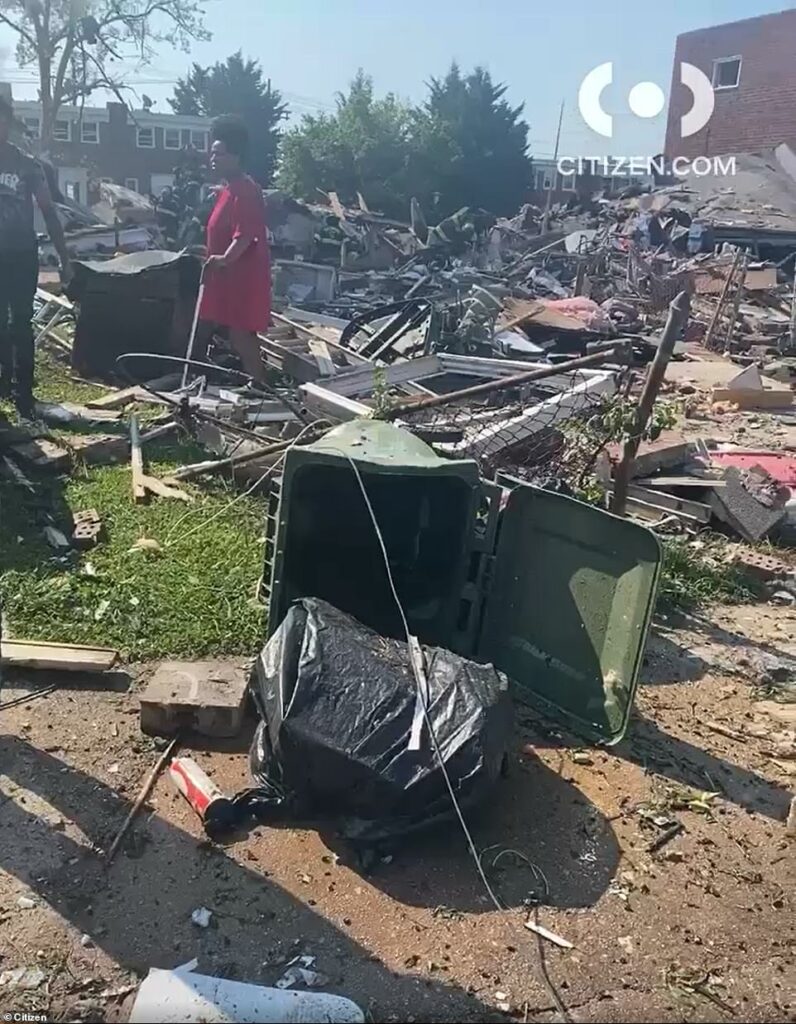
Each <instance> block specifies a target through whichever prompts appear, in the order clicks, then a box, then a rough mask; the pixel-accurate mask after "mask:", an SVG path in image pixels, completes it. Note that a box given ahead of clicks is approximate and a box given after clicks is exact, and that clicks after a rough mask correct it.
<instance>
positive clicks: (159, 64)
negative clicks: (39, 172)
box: [0, 0, 784, 157]
mask: <svg viewBox="0 0 796 1024" xmlns="http://www.w3.org/2000/svg"><path fill="white" fill-rule="evenodd" d="M203 6H204V7H205V9H206V19H205V20H206V26H207V28H208V29H209V30H210V31H211V32H212V34H213V38H212V41H210V42H208V43H194V44H193V46H192V47H191V51H190V54H186V53H182V52H181V51H179V50H174V49H173V48H163V49H162V50H161V51H160V52H158V54H157V55H156V57H155V59H154V60H153V62H152V64H151V65H150V66H149V67H147V68H145V69H143V70H132V69H131V74H130V80H131V82H132V83H135V85H136V92H137V94H138V96H139V98H140V94H142V93H146V94H147V95H148V96H149V97H151V98H152V99H153V100H156V101H157V103H156V106H155V108H154V109H155V111H158V110H164V111H166V112H168V111H169V110H170V108H169V107H168V104H167V103H166V99H167V98H168V96H170V95H171V93H172V90H173V83H174V81H175V80H176V79H177V78H178V77H179V76H180V75H183V74H184V73H185V72H186V70H187V68H188V67H189V65H190V62H191V61H198V62H199V63H201V64H210V63H213V62H214V61H216V60H223V59H225V58H226V57H227V56H229V54H231V53H234V52H235V51H236V50H238V49H241V50H242V51H243V53H244V55H245V56H247V57H253V58H256V59H257V60H259V61H260V63H261V64H262V67H263V70H264V72H265V74H266V75H267V76H269V77H270V78H271V81H272V83H273V85H274V87H275V88H278V89H279V90H280V91H281V92H282V94H283V96H284V98H285V99H286V100H287V102H288V104H289V105H290V107H291V111H292V119H293V120H297V119H299V118H300V116H301V115H302V114H304V113H310V114H313V113H320V112H321V111H323V110H330V109H333V107H334V97H335V94H336V93H337V92H338V91H341V90H345V88H346V86H347V84H348V83H349V81H350V80H351V78H352V77H353V75H354V74H355V73H356V71H357V69H358V68H360V67H361V68H364V70H365V71H366V72H368V73H369V74H370V75H372V77H373V79H374V86H375V89H376V92H377V94H383V93H386V92H393V93H395V94H397V95H398V96H400V97H401V98H404V99H407V100H411V101H414V102H419V101H421V100H422V99H423V98H424V95H425V93H426V87H425V83H426V82H427V81H428V79H429V78H430V77H431V76H440V75H442V74H444V73H445V71H446V69H447V68H448V66H449V65H450V63H451V61H452V60H456V61H457V62H458V63H459V64H460V66H461V67H462V68H463V69H470V68H472V67H473V66H475V65H477V64H480V65H482V66H484V67H486V68H487V69H488V70H489V71H490V72H491V74H492V77H493V79H494V80H496V81H499V82H502V83H505V84H506V85H507V86H508V92H507V98H508V99H509V100H510V102H511V103H512V104H514V105H519V104H521V103H522V104H524V117H525V120H526V121H527V122H528V124H529V126H530V131H529V141H530V151H531V154H532V155H535V156H537V157H545V156H551V155H552V154H553V151H554V148H555V137H556V127H557V123H558V116H559V108H560V105H561V103H562V101H563V103H564V115H563V122H562V131H561V144H560V148H559V154H566V155H602V154H606V153H610V154H612V155H623V156H624V155H627V156H631V155H639V156H648V155H654V154H655V153H658V152H660V151H661V149H662V148H663V139H664V134H665V119H666V109H665V107H664V110H663V112H662V113H661V114H659V115H658V116H657V117H654V118H649V119H642V118H639V117H637V116H635V115H633V114H632V113H631V112H630V110H629V108H628V105H627V95H628V92H629V90H630V89H631V88H632V87H633V86H634V85H635V84H636V83H638V82H644V81H652V82H656V83H657V84H658V85H659V86H660V87H661V88H662V89H663V91H664V93H665V94H666V95H667V97H668V92H669V84H670V80H671V71H672V60H673V56H674V46H675V40H676V38H677V36H678V35H679V34H680V33H682V32H688V31H691V30H692V29H696V28H705V27H707V26H709V25H716V24H722V23H724V22H728V21H737V20H740V19H743V18H750V17H754V16H756V15H759V14H768V13H771V12H774V11H779V10H783V9H784V5H783V3H782V0H779V2H773V3H771V2H766V0H696V2H695V0H669V2H668V3H661V2H660V0H655V2H652V0H635V2H626V0H613V2H612V3H608V4H596V3H594V2H593V0H560V2H558V3H556V2H549V0H548V2H538V0H537V2H534V0H498V2H497V3H495V4H488V3H486V2H485V0H399V2H386V0H334V2H332V3H330V2H329V0H206V2H204V3H203ZM606 61H613V62H614V81H613V83H612V85H610V86H609V87H608V88H607V89H606V90H605V93H604V94H603V99H604V107H605V109H606V111H607V112H608V113H611V114H613V115H614V137H613V138H612V139H611V140H606V139H603V138H602V137H600V136H598V135H596V134H595V133H594V132H592V131H591V129H589V128H588V127H587V126H586V125H585V123H584V122H583V120H582V118H581V116H580V113H579V111H578V106H577V94H578V87H579V85H580V82H581V80H582V79H583V77H584V75H585V74H586V73H587V72H588V71H590V70H591V69H592V68H593V67H595V66H596V65H598V64H602V63H604V62H606ZM9 80H11V81H12V82H13V88H14V95H15V96H16V97H18V98H21V99H26V98H30V99H32V98H35V96H36V78H35V75H34V74H33V73H32V72H25V71H20V70H19V69H18V68H17V67H16V63H15V60H14V38H13V34H12V33H11V31H10V30H9V29H7V28H2V27H0V81H9ZM133 95H134V96H135V94H133ZM92 102H93V103H99V104H102V103H104V102H105V97H100V96H95V97H94V98H92ZM132 105H133V106H139V105H140V99H139V103H136V102H134V101H133V103H132Z"/></svg>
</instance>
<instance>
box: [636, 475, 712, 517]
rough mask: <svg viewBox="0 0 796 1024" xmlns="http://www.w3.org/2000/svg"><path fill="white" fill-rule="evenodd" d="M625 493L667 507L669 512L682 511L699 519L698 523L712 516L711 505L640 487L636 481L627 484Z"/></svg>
mask: <svg viewBox="0 0 796 1024" xmlns="http://www.w3.org/2000/svg"><path fill="white" fill-rule="evenodd" d="M627 493H628V494H629V495H630V496H631V497H633V498H638V499H640V500H641V501H645V502H647V503H649V504H651V505H654V506H659V507H661V508H666V509H669V511H670V512H684V513H685V514H686V515H687V516H691V517H692V518H694V519H697V520H699V522H700V523H709V522H710V520H711V518H712V516H713V509H712V508H711V506H710V505H706V504H705V503H704V502H702V501H693V500H692V499H689V498H680V497H678V496H677V495H676V494H669V493H667V492H666V491H658V490H652V489H651V488H648V487H640V486H639V485H638V484H637V483H631V484H628V487H627Z"/></svg>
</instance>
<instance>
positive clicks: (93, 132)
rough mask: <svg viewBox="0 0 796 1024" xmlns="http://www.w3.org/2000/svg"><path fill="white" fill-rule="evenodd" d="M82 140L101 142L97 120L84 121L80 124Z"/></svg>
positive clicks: (93, 142)
mask: <svg viewBox="0 0 796 1024" xmlns="http://www.w3.org/2000/svg"><path fill="white" fill-rule="evenodd" d="M80 141H81V142H89V143H91V144H93V145H95V146H96V145H98V144H99V125H98V124H97V122H96V121H83V122H82V123H81V125H80Z"/></svg>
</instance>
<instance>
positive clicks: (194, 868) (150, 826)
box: [0, 736, 503, 1021]
mask: <svg viewBox="0 0 796 1024" xmlns="http://www.w3.org/2000/svg"><path fill="white" fill-rule="evenodd" d="M0 774H2V775H5V776H7V777H8V778H9V779H10V780H12V783H13V784H15V785H16V786H19V787H23V788H24V789H27V790H29V791H32V792H33V793H35V794H36V795H37V797H38V798H40V799H41V800H43V801H45V802H46V803H47V804H49V805H50V806H51V807H52V808H54V809H55V811H56V812H57V813H59V814H61V815H63V817H64V818H66V819H67V820H68V822H69V825H68V828H67V829H66V830H65V831H63V830H62V831H55V830H54V829H53V827H52V825H51V824H48V823H47V821H46V820H45V818H44V817H43V816H42V815H41V814H39V813H34V812H32V811H29V810H26V808H25V806H24V804H21V802H20V801H19V800H13V799H9V798H6V799H5V802H2V803H0V867H1V868H2V869H3V870H4V871H6V872H9V873H11V874H12V875H15V876H16V877H17V878H19V879H20V880H22V881H23V882H24V883H25V884H26V885H28V886H30V888H31V889H32V890H34V892H35V893H36V894H37V895H38V896H39V897H40V898H41V899H42V900H44V901H46V902H47V903H48V904H49V905H50V906H51V907H52V908H53V909H54V910H55V911H56V912H57V913H58V914H60V915H61V916H62V917H63V918H64V919H65V920H66V921H68V922H69V923H70V924H71V925H72V926H73V927H74V928H76V929H77V930H78V931H79V932H83V933H87V934H90V935H91V936H92V939H93V940H94V943H95V945H96V946H99V947H101V948H102V949H104V950H105V951H106V952H107V953H108V954H109V955H110V956H111V957H112V958H113V959H114V960H116V961H117V962H118V963H119V964H121V965H122V966H123V967H125V968H127V969H129V970H132V971H135V972H137V973H139V974H141V975H143V974H145V973H146V972H147V971H148V969H149V968H150V967H162V968H170V967H174V966H176V965H177V964H180V963H182V962H184V961H185V960H186V959H189V958H190V957H192V956H197V957H198V958H199V961H200V969H201V970H203V971H204V972H205V973H208V974H216V975H220V976H223V977H227V978H237V979H240V980H246V981H250V982H255V983H260V984H273V983H274V981H275V980H276V978H278V977H279V975H280V974H281V973H282V970H283V969H284V968H283V966H281V965H280V966H276V965H274V966H269V964H273V963H274V961H275V958H274V954H275V951H276V952H278V953H279V954H282V955H284V954H286V953H289V952H290V951H291V950H292V951H293V952H295V950H296V949H297V948H300V951H307V950H309V951H311V952H313V953H316V954H317V955H318V967H319V969H320V970H322V971H323V972H324V973H325V974H327V975H328V976H329V977H330V979H331V982H330V985H329V988H330V989H333V990H335V991H338V992H339V993H340V994H342V995H346V996H348V997H349V998H352V999H354V1000H355V1001H357V1002H358V1003H359V1004H360V1005H361V1006H362V1007H363V1008H365V1009H368V1008H370V1010H371V1013H373V1014H374V1016H373V1018H372V1019H376V1020H384V1019H387V1018H388V1017H390V1016H392V1017H394V1019H399V1020H405V1019H407V1016H410V1015H411V1016H414V1017H415V1018H416V1019H421V1020H425V1021H439V1020H446V1021H447V1020H459V1019H477V1020H484V1021H486V1020H500V1019H503V1018H502V1017H501V1016H500V1015H496V1013H495V1011H494V1009H491V1008H490V1007H488V1006H486V1005H485V1004H483V1003H481V1002H480V1001H479V1000H478V999H476V998H474V997H472V996H470V995H468V994H467V993H465V992H464V991H462V990H461V989H460V988H458V987H456V986H455V985H450V984H446V983H445V982H444V981H430V980H426V979H419V978H415V977H412V976H411V975H404V974H398V973H394V972H393V971H391V970H389V969H388V968H387V967H386V966H385V965H384V964H382V963H381V962H380V961H379V960H378V958H377V957H375V956H373V955H372V954H371V953H370V952H369V951H368V950H366V949H364V948H363V947H362V946H360V945H358V943H357V942H355V941H354V940H353V939H352V938H350V937H349V936H348V935H347V934H346V933H345V930H344V927H343V926H342V925H343V922H341V927H335V925H334V924H332V923H331V922H330V921H328V920H326V919H324V918H322V917H320V916H319V915H318V914H316V913H315V912H314V911H313V910H312V909H311V908H310V907H309V906H307V905H305V904H303V903H301V902H299V901H298V900H296V899H295V898H294V897H293V896H291V895H290V894H289V893H287V892H286V891H284V890H283V889H282V888H280V887H279V886H278V885H276V884H274V883H273V882H271V881H269V880H268V872H267V870H264V869H261V868H260V867H259V866H257V867H252V868H251V869H246V868H243V867H242V866H241V865H239V864H237V863H236V862H235V861H233V860H231V859H230V858H229V857H228V856H227V855H226V854H225V852H224V851H223V850H220V849H218V848H214V847H211V846H208V845H206V844H200V843H197V841H196V839H195V838H194V837H193V836H191V835H189V834H187V833H185V832H183V831H181V830H180V829H178V828H175V827H174V826H172V825H170V824H168V823H167V822H166V821H164V820H163V819H162V818H160V817H158V816H157V815H152V816H150V817H149V819H148V820H141V821H139V822H138V825H137V828H136V829H135V831H134V832H133V833H132V834H131V836H130V841H129V842H128V843H127V844H126V846H125V848H124V849H123V850H122V851H121V852H120V853H119V855H118V857H117V859H116V861H115V862H114V863H113V864H112V865H111V866H110V867H109V868H106V867H105V866H104V865H103V862H102V860H101V859H100V858H99V857H98V856H97V854H96V852H95V851H94V850H92V849H91V847H90V845H89V844H90V843H95V844H96V845H97V846H98V847H100V848H107V846H108V845H109V843H110V840H111V838H112V836H113V835H114V834H115V832H116V831H117V830H118V828H119V826H120V824H121V822H122V820H123V819H124V817H125V815H126V813H127V811H128V809H129V805H128V804H127V802H126V801H124V800H121V799H119V797H118V796H117V794H116V793H115V792H114V791H113V790H111V789H109V788H108V787H107V786H105V785H103V784H102V783H101V782H99V781H98V780H97V779H95V778H92V777H90V776H88V775H86V774H84V773H83V772H80V771H78V770H75V769H73V768H70V767H68V766H67V765H65V764H64V763H63V762H62V761H60V760H58V759H57V758H55V757H53V756H51V755H49V754H47V753H45V752H43V751H41V750H38V749H36V748H34V747H32V746H31V745H30V744H28V743H26V742H25V741H24V740H22V739H19V738H17V737H12V736H3V737H2V738H0ZM457 845H458V837H457ZM473 888H475V883H473ZM202 904H205V905H208V906H210V907H212V908H213V914H214V917H213V922H212V924H211V927H210V928H207V929H204V930H203V929H199V928H197V927H196V926H195V925H193V924H192V923H191V913H192V911H193V910H195V909H196V908H197V907H199V906H200V905H202ZM294 943H295V944H294Z"/></svg>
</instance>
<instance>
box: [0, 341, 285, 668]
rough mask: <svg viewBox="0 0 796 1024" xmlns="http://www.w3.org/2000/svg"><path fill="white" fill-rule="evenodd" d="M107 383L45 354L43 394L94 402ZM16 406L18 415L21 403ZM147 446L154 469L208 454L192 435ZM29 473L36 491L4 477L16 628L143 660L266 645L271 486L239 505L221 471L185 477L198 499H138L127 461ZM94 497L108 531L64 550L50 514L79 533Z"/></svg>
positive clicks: (1, 552)
mask: <svg viewBox="0 0 796 1024" xmlns="http://www.w3.org/2000/svg"><path fill="white" fill-rule="evenodd" d="M101 393H102V390H101V389H100V388H94V387H92V386H91V385H88V384H83V383H81V382H79V381H74V380H72V379H71V377H70V370H69V368H68V367H66V366H64V365H62V364H61V363H59V362H57V361H56V360H55V359H54V358H52V356H49V355H47V354H46V353H40V354H39V356H38V361H37V387H36V397H37V398H39V399H42V400H45V401H51V402H62V401H71V402H76V403H79V404H84V403H85V402H86V401H87V400H88V399H90V398H93V397H96V396H97V395H99V394H101ZM144 409H146V410H154V413H155V414H157V413H159V412H161V411H162V410H160V409H159V408H158V407H152V406H147V407H142V410H144ZM3 411H6V410H5V408H4V410H3ZM7 418H8V419H9V420H12V421H13V418H14V417H12V415H10V410H8V414H7ZM89 429H91V428H89ZM101 429H102V432H104V433H118V432H126V430H127V427H126V424H125V423H121V424H113V423H109V424H103V425H102V428H101ZM80 432H81V433H84V432H86V429H85V427H81V428H80ZM70 433H74V431H72V430H71V429H70V428H68V427H67V428H64V429H61V428H59V429H58V430H54V431H52V434H53V436H54V437H55V438H57V437H64V438H67V437H68V435H69V434H70ZM145 456H146V460H147V472H149V473H151V474H152V475H154V476H161V477H163V476H167V475H168V473H169V472H170V471H171V470H173V469H174V467H175V466H178V465H182V464H184V463H186V462H193V461H196V460H198V459H202V458H206V457H207V455H206V453H205V452H203V451H202V449H200V448H199V447H198V446H196V445H195V444H193V443H192V442H190V443H180V442H169V441H165V440H164V441H161V442H156V443H153V444H150V445H147V448H146V452H145ZM29 475H30V477H31V479H32V480H34V482H35V483H36V494H31V493H30V492H28V491H26V490H25V489H23V488H21V487H19V486H18V485H17V484H15V483H14V482H12V481H10V480H7V479H5V478H0V510H2V511H1V512H0V601H2V607H3V614H4V616H5V619H6V621H7V624H8V628H9V631H10V632H11V633H12V634H13V635H15V636H18V637H21V638H25V639H30V640H52V641H61V642H64V643H85V644H97V645H100V646H109V647H116V648H118V649H119V651H120V652H121V654H122V656H123V657H124V658H126V659H128V660H133V661H135V660H142V659H145V658H162V657H168V656H173V657H202V656H206V655H218V654H253V653H255V652H256V651H257V650H258V649H259V646H260V645H261V643H262V641H263V638H264V622H263V608H262V606H261V605H260V604H259V603H258V602H257V600H256V587H257V583H258V580H259V578H260V574H261V572H262V559H263V548H262V543H261V537H262V532H263V523H264V513H265V507H264V501H263V499H262V498H258V497H247V498H240V499H239V500H236V501H235V504H234V505H230V503H231V502H232V500H233V499H235V498H237V496H238V493H239V492H238V491H236V490H235V489H234V488H233V487H232V486H231V485H227V484H226V483H225V482H223V481H212V482H210V483H208V484H203V485H202V487H201V488H200V487H198V486H191V485H182V486H183V489H185V490H187V491H189V492H190V493H191V494H193V495H194V496H195V498H196V502H195V504H193V505H186V504H184V503H183V502H179V501H175V500H171V499H163V498H157V497H153V498H152V499H151V501H150V503H149V504H142V505H136V504H134V503H133V500H132V493H131V476H130V468H129V465H125V464H122V465H118V466H102V467H94V468H91V469H86V468H84V467H76V468H75V469H74V470H73V475H72V476H71V477H70V478H60V479H59V478H53V477H52V476H51V475H46V476H44V475H42V476H39V477H38V478H37V477H35V476H34V475H33V474H32V473H29ZM86 508H94V509H96V510H97V512H98V513H99V515H100V517H101V518H102V521H103V527H104V534H103V539H102V540H101V541H100V543H99V545H98V546H97V547H95V548H94V549H92V550H90V551H87V552H83V553H77V552H72V553H70V554H69V555H67V556H66V558H58V557H56V556H55V553H54V552H53V550H52V549H51V548H50V546H49V545H48V544H47V541H46V540H45V538H44V535H43V528H44V526H45V525H47V524H48V523H50V522H52V523H53V525H55V526H56V527H58V528H59V529H61V530H62V531H63V532H65V533H66V534H67V535H68V534H69V533H71V527H72V519H71V515H72V513H73V512H77V511H80V510H81V509H86ZM211 517H213V518H212V521H210V519H211ZM202 524H205V525H202ZM194 528H196V533H195V534H193V535H192V536H190V537H187V538H186V539H185V540H183V539H182V538H183V537H185V535H186V534H187V533H188V532H189V531H192V530H194ZM141 537H148V538H151V539H152V540H155V541H157V542H158V544H159V545H160V550H154V551H152V550H141V549H137V548H135V543H136V541H138V540H139V539H140V538H141Z"/></svg>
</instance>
